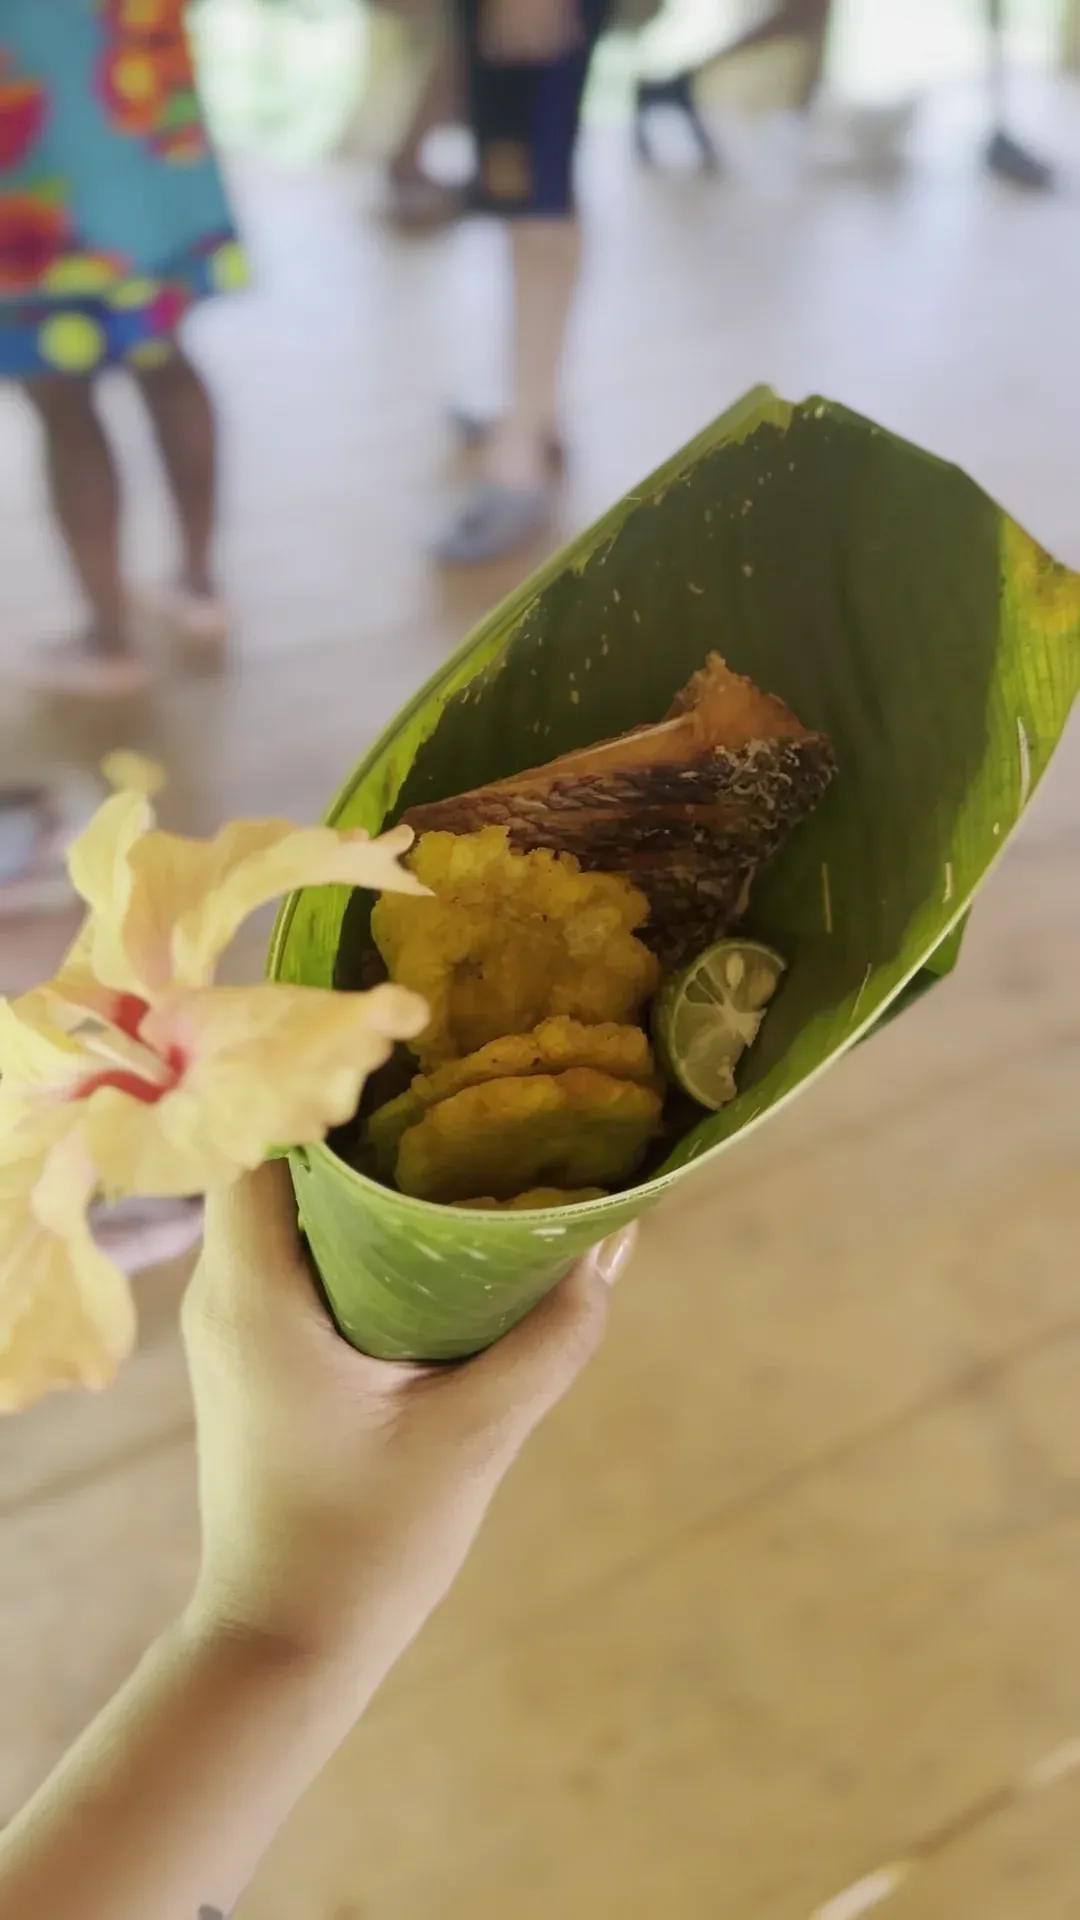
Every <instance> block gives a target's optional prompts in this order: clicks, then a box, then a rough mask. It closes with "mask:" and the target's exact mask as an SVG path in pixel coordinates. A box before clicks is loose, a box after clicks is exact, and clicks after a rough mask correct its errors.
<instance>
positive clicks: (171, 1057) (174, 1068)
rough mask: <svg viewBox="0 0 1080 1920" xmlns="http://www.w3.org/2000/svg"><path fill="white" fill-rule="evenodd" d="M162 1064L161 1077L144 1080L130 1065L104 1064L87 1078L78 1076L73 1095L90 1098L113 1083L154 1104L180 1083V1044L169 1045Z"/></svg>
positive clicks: (182, 1056) (182, 1059)
mask: <svg viewBox="0 0 1080 1920" xmlns="http://www.w3.org/2000/svg"><path fill="white" fill-rule="evenodd" d="M161 1064H162V1066H164V1067H166V1068H167V1069H168V1074H167V1077H166V1078H165V1079H164V1080H144V1079H143V1078H142V1075H141V1074H138V1073H136V1072H135V1071H134V1070H133V1069H132V1068H130V1067H107V1068H106V1069H105V1071H104V1072H103V1073H92V1074H91V1075H90V1077H89V1079H87V1080H81V1081H80V1082H79V1085H78V1086H77V1087H76V1089H75V1092H74V1094H73V1095H72V1098H73V1099H75V1100H89V1098H90V1095H91V1094H92V1093H97V1091H98V1089H99V1088H100V1087H114V1088H115V1089H116V1092H117V1093H129V1094H130V1095H131V1098H132V1099H133V1100H139V1101H141V1103H142V1105H143V1106H144V1107H156V1106H157V1103H158V1101H159V1100H164V1098H165V1095H166V1094H167V1093H172V1092H173V1090H174V1088H176V1087H178V1086H179V1085H180V1082H181V1080H182V1079H183V1077H184V1071H185V1069H186V1067H187V1064H188V1062H187V1055H186V1054H185V1053H184V1050H183V1048H182V1047H170V1048H169V1051H168V1053H167V1054H166V1055H165V1056H164V1058H163V1059H162V1063H161Z"/></svg>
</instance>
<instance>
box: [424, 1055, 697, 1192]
mask: <svg viewBox="0 0 1080 1920" xmlns="http://www.w3.org/2000/svg"><path fill="white" fill-rule="evenodd" d="M660 1108H661V1099H660V1095H659V1093H658V1092H657V1091H656V1090H655V1088H653V1087H642V1086H639V1085H638V1084H637V1082H636V1081H633V1080H615V1079H613V1078H612V1076H611V1075H610V1074H606V1073H597V1072H595V1071H594V1069H593V1068H591V1067H572V1068H570V1069H569V1070H568V1071H567V1072H566V1073H558V1074H534V1075H529V1076H526V1077H524V1078H518V1079H511V1080H489V1081H485V1082H483V1083H482V1084H481V1085H480V1086H475V1087H465V1088H463V1089H462V1091H461V1092H460V1093H455V1094H454V1095H453V1096H452V1097H451V1098H450V1099H449V1100H441V1101H440V1102H439V1104H438V1106H436V1107H431V1108H429V1110H428V1112H427V1113H426V1114H425V1115H424V1118H423V1119H422V1120H421V1121H420V1122H419V1124H418V1125H417V1126H415V1127H410V1128H409V1130H408V1132H407V1133H405V1134H404V1135H403V1136H402V1140H401V1145H400V1147H399V1149H398V1158H397V1182H398V1186H399V1187H400V1188H401V1191H402V1192H403V1193H408V1194H412V1195H414V1196H415V1197H416V1198H418V1199H421V1200H442V1201H447V1202H453V1201H456V1200H466V1199H468V1198H469V1197H470V1196H471V1195H473V1194H477V1193H481V1194H490V1195H491V1196H492V1198H493V1199H495V1200H512V1199H513V1198H514V1197H515V1195H517V1194H519V1193H523V1192H526V1191H528V1190H529V1189H530V1188H535V1187H540V1186H557V1187H585V1186H603V1187H610V1186H617V1185H618V1184H619V1183H620V1182H621V1181H623V1180H626V1179H627V1178H628V1177H629V1176H630V1174H632V1173H633V1171H634V1169H635V1167H636V1166H637V1165H638V1163H639V1161H640V1160H641V1157H642V1155H643V1154H644V1152H645V1149H646V1147H647V1146H648V1144H649V1141H650V1140H651V1139H653V1137H654V1136H655V1134H656V1133H657V1132H658V1130H659V1125H660Z"/></svg>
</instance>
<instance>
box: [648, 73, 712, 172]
mask: <svg viewBox="0 0 1080 1920" xmlns="http://www.w3.org/2000/svg"><path fill="white" fill-rule="evenodd" d="M694 79H695V75H694V71H693V68H687V70H686V72H685V73H677V74H675V75H674V77H673V78H672V79H670V80H639V81H638V83H637V87H636V89H635V92H634V150H635V152H636V154H637V157H638V159H639V160H640V161H641V162H642V164H643V165H644V166H646V167H652V166H655V165H656V156H655V154H654V153H653V150H652V144H651V142H650V139H649V125H648V122H649V114H650V113H651V112H652V110H653V108H654V107H671V108H673V109H674V111H675V112H676V113H679V114H681V115H682V117H683V119H684V120H685V121H686V124H687V127H688V128H689V131H690V137H691V139H692V140H693V142H694V145H695V147H696V148H697V154H698V162H699V164H700V166H701V167H702V168H703V170H704V171H705V172H706V173H719V172H720V171H721V165H722V163H721V160H720V153H719V149H718V148H717V146H716V143H715V141H714V140H713V137H712V135H711V133H710V132H709V129H708V127H707V126H706V125H705V122H704V120H703V119H702V118H701V115H700V113H699V112H698V110H697V104H696V102H695V100H694V91H693V89H694Z"/></svg>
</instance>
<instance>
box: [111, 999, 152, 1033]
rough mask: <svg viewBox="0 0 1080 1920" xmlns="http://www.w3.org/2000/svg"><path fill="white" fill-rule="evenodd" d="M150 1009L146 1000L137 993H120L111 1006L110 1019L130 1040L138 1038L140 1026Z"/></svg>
mask: <svg viewBox="0 0 1080 1920" xmlns="http://www.w3.org/2000/svg"><path fill="white" fill-rule="evenodd" d="M149 1011H150V1008H149V1007H148V1006H147V1004H146V1001H145V1000H141V999H140V998H139V995H138V994H137V993H118V994H117V996H116V999H115V1000H114V1002H113V1004H112V1006H111V1007H110V1008H109V1019H110V1021H111V1022H112V1024H113V1026H114V1027H119V1029H120V1031H121V1033H126V1034H127V1037H128V1039H129V1040H137V1039H138V1037H139V1028H140V1027H141V1026H142V1023H143V1021H144V1020H145V1019H146V1016H147V1014H148V1013H149Z"/></svg>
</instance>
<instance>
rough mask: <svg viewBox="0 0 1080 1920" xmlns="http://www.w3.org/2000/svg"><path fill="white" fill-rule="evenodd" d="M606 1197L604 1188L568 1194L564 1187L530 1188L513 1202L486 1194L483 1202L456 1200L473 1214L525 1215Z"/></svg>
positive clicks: (583, 1188) (518, 1195) (589, 1188)
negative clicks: (546, 1208)
mask: <svg viewBox="0 0 1080 1920" xmlns="http://www.w3.org/2000/svg"><path fill="white" fill-rule="evenodd" d="M606 1197H607V1189H606V1188H605V1187H579V1188H578V1190H577V1192H576V1193H570V1192H568V1191H567V1189H566V1188H565V1187H532V1188H531V1189H530V1190H529V1192H528V1193H519V1194H516V1195H515V1197H514V1198H513V1200H493V1199H492V1198H491V1195H490V1194H488V1195H487V1196H486V1198H484V1199H483V1200H458V1201H457V1202H456V1203H455V1204H456V1205H457V1206H459V1207H469V1208H471V1209H472V1210H473V1212H475V1213H527V1212H530V1211H537V1210H538V1209H539V1208H541V1207H576V1206H577V1205H578V1204H579V1202H581V1201H582V1200H603V1199H606Z"/></svg>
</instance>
